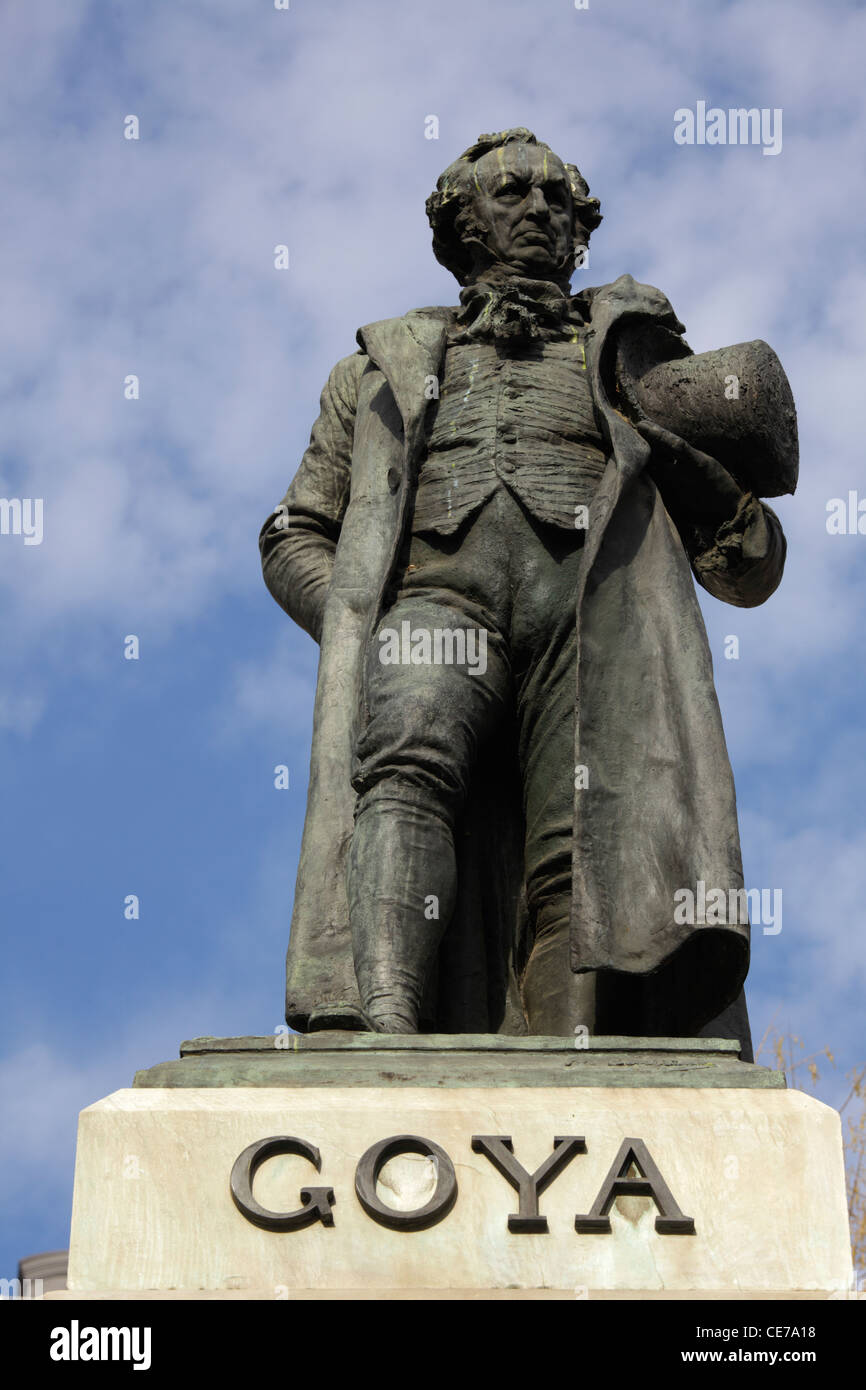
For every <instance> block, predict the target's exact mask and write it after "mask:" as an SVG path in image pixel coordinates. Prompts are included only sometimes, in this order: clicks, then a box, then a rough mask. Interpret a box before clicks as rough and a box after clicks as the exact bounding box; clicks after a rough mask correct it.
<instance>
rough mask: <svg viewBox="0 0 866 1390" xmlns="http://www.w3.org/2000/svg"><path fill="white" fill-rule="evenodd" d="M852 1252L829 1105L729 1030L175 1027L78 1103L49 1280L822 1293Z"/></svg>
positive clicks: (212, 1289) (110, 1289) (587, 1293)
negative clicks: (68, 1231) (714, 1035)
mask: <svg viewBox="0 0 866 1390" xmlns="http://www.w3.org/2000/svg"><path fill="white" fill-rule="evenodd" d="M586 1041H587V1040H585V1039H577V1042H578V1043H580V1042H586ZM279 1044H288V1046H282V1045H279ZM265 1140H272V1141H281V1142H272V1143H270V1144H269V1145H266V1146H264V1147H261V1141H265ZM383 1141H393V1142H391V1143H390V1144H387V1145H386V1144H383ZM256 1146H259V1147H256ZM554 1151H556V1157H555V1158H552V1157H551V1156H552V1155H554ZM515 1160H516V1162H517V1165H518V1167H517V1168H515V1163H514V1161H515ZM547 1160H550V1162H549V1164H548V1163H547V1162H546V1161H547ZM542 1165H545V1168H544V1169H542V1172H541V1174H539V1173H538V1172H537V1170H538V1169H539V1168H541V1167H542ZM521 1168H522V1169H523V1170H525V1175H524V1178H523V1180H522V1183H521V1180H520V1170H521ZM509 1174H510V1176H509ZM529 1175H535V1178H536V1181H535V1184H534V1187H535V1191H534V1200H533V1184H532V1182H531V1181H530V1179H529ZM521 1185H522V1187H523V1191H522V1192H519V1191H518V1188H519V1187H521ZM851 1275H852V1270H851V1255H850V1247H849V1238H848V1223H847V1215H846V1208H845V1183H844V1172H843V1161H842V1145H841V1128H840V1121H839V1116H838V1114H837V1113H836V1112H835V1111H833V1110H831V1109H830V1108H829V1107H827V1106H825V1105H822V1104H821V1103H820V1102H818V1101H816V1100H814V1099H812V1098H811V1097H809V1096H806V1095H803V1094H801V1093H800V1092H797V1091H788V1090H786V1089H785V1088H784V1078H783V1077H782V1076H781V1074H779V1073H776V1072H772V1071H768V1070H766V1069H764V1068H761V1067H755V1066H749V1065H747V1064H745V1063H742V1062H740V1061H739V1059H738V1056H737V1048H736V1044H735V1043H731V1042H720V1041H715V1040H704V1039H700V1040H682V1039H677V1040H665V1039H611V1038H607V1039H594V1040H591V1041H590V1042H589V1043H588V1045H587V1046H576V1045H575V1043H574V1042H570V1041H569V1040H563V1039H555V1038H527V1039H503V1038H500V1037H463V1038H441V1039H436V1038H383V1037H381V1036H375V1035H368V1034H331V1035H326V1034H318V1035H313V1036H312V1037H309V1038H294V1037H285V1038H282V1039H276V1040H275V1039H273V1038H271V1039H222V1040H221V1039H199V1040H196V1042H194V1043H189V1044H184V1047H183V1049H182V1056H181V1060H180V1061H179V1062H173V1063H163V1064H161V1065H160V1066H157V1067H154V1068H152V1069H151V1070H150V1071H146V1072H140V1073H139V1074H138V1076H137V1077H136V1081H135V1086H134V1088H132V1089H130V1090H123V1091H117V1092H115V1094H114V1095H112V1096H109V1097H108V1098H107V1099H105V1100H103V1101H100V1102H98V1103H97V1104H96V1105H94V1106H91V1107H90V1108H89V1109H87V1110H85V1111H83V1112H82V1115H81V1121H80V1129H79V1140H78V1153H77V1160H76V1172H75V1197H74V1205H73V1220H72V1237H71V1249H70V1259H69V1277H68V1284H69V1291H70V1292H69V1294H68V1295H67V1297H70V1298H75V1297H82V1296H84V1297H86V1296H91V1297H99V1296H100V1295H101V1296H111V1297H117V1296H123V1295H124V1293H127V1294H128V1293H135V1295H136V1296H138V1297H141V1296H143V1295H147V1294H148V1293H149V1294H150V1295H151V1296H162V1297H165V1296H171V1294H172V1292H174V1293H175V1295H179V1296H183V1297H215V1296H217V1297H218V1296H223V1297H233V1298H237V1297H260V1298H277V1299H279V1298H290V1299H291V1298H309V1297H352V1298H361V1297H376V1298H389V1297H390V1298H394V1297H399V1298H410V1297H416V1298H425V1297H432V1298H441V1297H445V1298H449V1297H450V1298H454V1297H465V1298H484V1297H516V1298H527V1297H529V1298H538V1297H557V1298H563V1297H569V1298H575V1297H577V1298H583V1297H589V1298H595V1297H623V1296H626V1297H628V1296H631V1297H648V1296H649V1297H663V1298H664V1297H667V1298H671V1297H673V1298H677V1297H705V1298H713V1297H732V1296H745V1297H782V1298H792V1297H802V1296H808V1297H827V1296H829V1295H834V1294H835V1295H836V1296H840V1295H844V1291H845V1290H846V1289H847V1288H848V1287H850V1282H851Z"/></svg>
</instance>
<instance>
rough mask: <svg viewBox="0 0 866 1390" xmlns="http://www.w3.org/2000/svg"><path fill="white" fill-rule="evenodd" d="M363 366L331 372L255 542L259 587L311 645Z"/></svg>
mask: <svg viewBox="0 0 866 1390" xmlns="http://www.w3.org/2000/svg"><path fill="white" fill-rule="evenodd" d="M366 364H367V358H366V356H365V355H364V354H363V353H360V352H356V353H354V354H353V355H352V356H351V357H344V358H343V359H342V360H341V361H340V362H338V363H337V365H336V367H334V369H333V371H332V372H331V374H330V376H329V377H328V380H327V383H326V385H325V389H324V391H323V392H322V396H321V401H320V412H319V418H318V420H317V421H316V423H315V425H314V426H313V430H312V434H311V435H310V443H309V446H308V448H307V450H306V452H305V454H304V457H303V458H302V460H301V465H300V467H299V469H298V471H297V473H296V474H295V476H294V478H293V479H292V481H291V483H290V484H289V487H288V491H287V492H286V495H285V497H284V498H283V500H282V502H280V503H279V504H278V505H277V506H276V507H275V508H274V510H273V511H272V512H271V514H270V516H269V517H268V519H267V521H266V522H265V524H264V526H263V527H262V529H261V532H260V534H259V551H260V553H261V557H262V572H263V574H264V579H265V583H266V584H267V586H268V588H269V589H270V591H271V593H272V594H273V596H274V598H275V599H276V601H277V603H278V604H280V606H281V607H282V608H284V609H285V611H286V612H287V613H288V615H289V617H290V618H293V619H294V620H295V622H296V623H298V624H299V626H300V627H302V628H303V629H304V631H305V632H308V633H309V634H310V636H311V637H312V638H313V639H314V640H315V641H316V642H318V641H319V640H320V639H321V634H322V621H323V617H324V609H325V596H326V594H327V591H328V585H329V584H330V582H331V574H332V571H333V567H334V552H335V550H336V548H337V541H338V539H339V536H340V528H341V526H342V523H343V517H344V515H345V512H346V507H347V505H348V502H349V480H350V477H351V462H352V442H353V438H354V431H355V413H356V410H357V404H358V384H359V381H360V378H361V373H362V372H363V370H364V368H365V366H366Z"/></svg>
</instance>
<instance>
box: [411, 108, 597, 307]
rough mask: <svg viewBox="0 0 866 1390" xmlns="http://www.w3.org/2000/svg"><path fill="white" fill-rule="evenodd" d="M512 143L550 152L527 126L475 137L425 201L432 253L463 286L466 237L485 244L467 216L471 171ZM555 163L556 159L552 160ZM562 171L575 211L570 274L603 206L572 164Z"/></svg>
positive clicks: (469, 260) (468, 265)
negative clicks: (489, 155) (494, 151)
mask: <svg viewBox="0 0 866 1390" xmlns="http://www.w3.org/2000/svg"><path fill="white" fill-rule="evenodd" d="M513 143H517V144H521V145H538V146H539V147H540V148H541V149H543V150H550V153H551V154H553V153H554V152H553V150H551V149H550V146H549V145H546V144H545V143H544V142H543V141H541V140H538V139H536V137H535V136H534V135H533V133H532V131H531V130H527V129H526V127H525V126H515V127H513V128H512V129H511V130H500V131H495V132H494V133H493V134H492V135H479V137H478V139H477V140H476V141H475V143H474V145H470V146H469V148H468V150H464V152H463V154H461V156H460V158H459V159H455V160H454V162H453V164H449V166H448V168H447V169H446V170H445V172H444V174H440V175H439V178H438V179H437V180H436V188H435V190H434V191H433V192H432V193H431V194H430V197H429V198H428V199H427V203H426V208H427V218H428V221H429V223H430V226H431V227H432V228H433V254H434V255H435V257H436V259H437V261H439V262H440V263H441V264H442V265H444V266H445V268H446V269H447V270H450V271H451V273H452V275H454V276H455V278H456V279H457V280H458V282H459V283H460V284H461V285H465V284H466V283H467V280H468V278H469V275H470V274H471V272H472V268H473V265H474V258H473V254H472V251H471V249H470V247H469V245H467V241H468V239H469V238H475V239H481V240H483V239H484V235H485V229H484V228H483V227H479V226H478V225H477V223H476V222H475V221H474V220H473V218H472V215H471V212H470V196H471V189H472V172H473V169H474V167H475V165H476V163H477V162H478V160H479V159H481V158H482V156H483V155H485V154H488V153H489V151H490V150H495V149H499V148H500V147H501V146H503V145H510V144H513ZM554 158H558V156H556V155H554ZM563 167H564V169H565V172H566V175H567V177H568V182H569V186H570V188H571V199H572V207H573V210H574V223H573V244H572V263H571V266H570V267H569V274H570V273H571V270H573V269H574V257H575V256H576V255H577V253H578V251H579V250H580V249H581V248H582V247H585V246H586V245H587V244H588V242H589V238H590V235H591V234H592V232H594V231H595V229H596V227H597V226H598V224H599V223H600V222H601V211H600V208H601V204H600V203H599V201H598V198H590V196H589V184H588V183H587V182H586V179H585V178H584V177H583V175H582V174H581V172H580V170H579V169H578V167H577V165H576V164H564V165H563Z"/></svg>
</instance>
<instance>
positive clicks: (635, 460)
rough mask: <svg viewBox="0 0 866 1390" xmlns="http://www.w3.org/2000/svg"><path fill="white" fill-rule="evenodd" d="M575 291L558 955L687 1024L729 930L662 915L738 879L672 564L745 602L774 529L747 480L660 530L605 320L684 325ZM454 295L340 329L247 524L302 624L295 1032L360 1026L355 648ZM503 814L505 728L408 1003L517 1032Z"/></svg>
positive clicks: (733, 959)
mask: <svg viewBox="0 0 866 1390" xmlns="http://www.w3.org/2000/svg"><path fill="white" fill-rule="evenodd" d="M582 299H583V301H584V304H585V306H586V308H587V311H588V317H589V326H588V330H587V334H586V365H587V372H588V375H589V381H590V385H591V389H592V393H593V398H594V401H595V404H596V412H597V418H598V420H599V424H600V426H601V428H602V431H603V434H604V435H605V437H606V443H607V446H608V463H607V466H606V469H605V472H604V474H603V476H602V479H601V481H600V483H599V486H598V489H597V491H596V494H595V496H594V499H593V502H592V505H591V508H590V513H589V524H588V528H587V534H586V542H585V545H584V549H583V561H582V568H581V575H580V579H579V582H578V586H577V592H576V593H575V595H574V606H575V622H576V626H577V642H578V647H577V651H578V655H577V669H576V688H575V715H576V718H575V748H574V762H575V768H576V769H577V768H580V767H582V768H585V769H586V774H584V775H582V776H576V777H575V795H574V839H573V893H572V905H573V906H572V928H571V959H572V968H574V969H596V970H604V971H617V972H625V974H627V975H628V976H629V977H631V978H632V979H633V980H634V979H637V978H640V979H646V978H647V977H650V978H651V980H652V982H653V999H654V1000H655V1007H656V1009H657V1010H658V1015H657V1016H658V1018H659V1019H661V1020H663V1022H664V1027H663V1028H659V1029H654V1030H653V1031H668V1032H670V1033H672V1034H678V1035H685V1034H689V1033H692V1034H693V1033H696V1032H698V1031H700V1030H701V1029H702V1028H704V1027H705V1025H707V1023H708V1022H709V1020H712V1019H714V1018H715V1017H716V1015H718V1014H719V1013H721V1012H722V1011H723V1010H725V1009H726V1008H727V1006H729V1005H731V1004H732V1002H733V1001H736V1000H737V998H738V996H739V997H741V987H742V983H743V980H744V978H745V975H746V971H747V968H748V949H749V947H748V941H749V928H748V924H747V923H744V922H741V921H739V920H736V921H733V922H728V923H725V924H723V925H712V924H710V925H707V924H706V923H704V922H701V921H696V922H680V921H678V920H677V918H678V917H680V916H682V915H683V913H682V912H680V913H677V911H676V906H675V904H676V901H677V900H676V899H675V894H676V893H677V892H678V890H682V889H691V890H692V891H693V892H695V893H698V892H699V889H698V884H699V883H700V882H703V884H704V885H706V888H707V890H709V889H711V888H720V889H722V890H723V891H725V892H726V893H727V892H728V890H730V889H740V888H742V886H743V871H742V861H741V855H740V844H739V835H738V829H737V814H736V801H735V794H734V784H733V777H732V773H731V768H730V763H729V760H728V755H727V750H726V746H725V740H724V734H723V731H722V723H721V716H720V711H719V706H718V701H717V698H716V694H715V688H714V685H713V672H712V660H711V656H710V651H709V646H708V642H707V637H706V632H705V628H704V623H703V618H702V615H701V612H700V607H699V605H698V601H697V595H696V593H695V588H694V583H693V580H692V574H694V576H695V578H696V579H697V581H698V582H699V583H700V584H701V585H702V586H703V587H704V588H705V589H706V590H708V592H710V593H711V594H713V595H714V596H715V597H717V598H720V599H723V600H724V601H726V602H728V603H733V604H735V605H738V606H741V607H750V606H753V605H755V604H758V603H761V602H763V601H764V599H766V598H767V597H768V596H769V594H771V593H772V592H773V590H774V589H775V588H776V586H777V584H778V583H779V580H780V578H781V574H782V568H783V564H784V556H785V541H784V536H783V534H782V531H781V527H780V526H779V523H778V520H777V519H776V517H775V516H774V514H773V513H772V512H771V511H770V509H769V508H768V507H766V506H765V505H764V504H763V503H762V502H761V501H760V500H759V499H757V498H756V497H754V496H752V495H751V494H746V496H745V497H744V500H743V502H742V503H741V506H740V509H739V511H738V514H737V517H736V518H735V519H734V521H732V522H730V523H726V525H725V526H723V527H722V528H721V529H720V531H719V533H718V534H717V536H716V537H715V538H714V540H713V542H712V543H711V544H710V545H709V546H708V547H707V548H704V549H702V550H701V551H700V552H699V553H696V552H695V549H694V543H693V541H690V540H689V539H688V538H686V537H685V535H683V536H681V535H680V533H679V532H678V531H677V529H676V527H675V526H674V524H673V522H672V520H671V518H670V516H669V515H668V512H667V510H666V509H665V506H664V504H663V501H662V498H661V494H660V493H659V491H658V489H657V488H656V486H655V483H654V482H653V481H652V478H651V477H650V475H649V473H648V472H647V470H646V464H647V462H648V460H649V458H650V452H651V451H650V447H649V445H648V444H647V443H646V442H645V440H644V439H643V438H642V436H641V435H640V434H639V433H638V432H637V431H636V430H635V429H634V428H633V426H632V425H631V424H630V423H629V421H628V420H627V419H626V418H625V416H624V415H623V414H621V413H620V411H619V410H618V409H617V395H616V385H615V383H614V382H612V381H611V373H610V369H609V363H610V361H611V357H612V349H613V347H614V345H615V343H616V341H617V334H618V333H619V332H620V331H627V332H640V331H642V329H643V328H645V327H650V328H652V327H659V326H661V327H664V328H666V329H667V330H669V331H671V332H673V333H674V334H679V333H681V332H682V325H681V324H680V323H679V322H678V320H677V319H676V317H675V315H674V313H673V310H672V309H671V306H670V304H669V303H668V301H667V299H666V298H665V297H664V295H662V294H661V293H660V291H658V290H656V289H654V288H653V287H651V286H647V285H640V284H637V283H636V282H635V281H634V280H633V279H632V278H631V276H627V275H626V276H622V277H621V278H620V279H619V280H616V281H615V282H614V283H613V284H611V285H606V286H603V287H601V288H599V289H596V290H589V291H586V292H584V295H583V296H582ZM453 314H454V311H453V310H451V309H443V308H433V309H420V310H415V311H412V312H410V313H408V314H406V315H404V316H403V317H401V318H394V319H385V320H383V321H381V322H378V323H373V324H370V325H369V326H367V327H366V328H363V329H361V330H360V331H359V333H358V343H359V346H360V350H359V351H358V352H357V353H355V354H354V355H353V356H351V357H347V358H344V359H343V360H342V361H340V362H338V363H337V365H336V367H335V368H334V369H333V371H332V372H331V374H330V377H329V379H328V382H327V384H326V386H325V389H324V392H323V394H322V399H321V413H320V415H319V418H318V420H317V421H316V424H315V426H314V428H313V432H312V436H311V440H310V445H309V448H308V449H307V451H306V453H305V454H304V458H303V460H302V462H301V465H300V468H299V470H298V472H297V474H296V476H295V478H294V479H293V481H292V483H291V485H290V486H289V489H288V491H287V493H286V495H285V498H284V499H283V502H282V503H281V504H280V505H279V506H278V507H277V508H276V509H275V511H274V512H273V513H272V514H271V516H270V517H269V518H268V520H267V521H266V522H265V525H264V527H263V528H262V532H261V538H260V545H261V552H262V563H263V568H264V575H265V580H266V582H267V584H268V587H269V588H270V590H271V592H272V593H273V595H274V597H275V598H276V599H277V600H278V602H279V603H280V604H281V605H282V606H283V607H284V608H285V609H286V611H287V612H288V613H289V614H290V615H291V617H292V618H294V619H295V621H296V622H298V623H299V624H300V625H301V626H302V627H304V628H305V629H306V631H307V632H309V633H310V634H311V635H312V636H313V637H314V638H315V639H316V641H318V642H319V643H320V645H321V656H320V662H319V676H318V684H317V690H316V702H315V712H314V721H313V745H312V758H311V763H310V782H309V794H308V801H307V814H306V821H305V826H304V835H303V842H302V846H301V856H300V864H299V869H298V877H297V885H296V890H295V901H294V910H293V916H292V927H291V935H290V942H289V951H288V958H287V993H286V1005H287V1007H286V1016H287V1018H288V1020H289V1022H290V1023H291V1024H292V1025H293V1026H294V1027H296V1028H300V1029H302V1030H303V1029H306V1028H308V1027H310V1026H312V1027H323V1026H327V1025H328V1024H330V1025H331V1026H338V1025H340V1024H343V1025H344V1026H352V1024H353V1023H354V1024H355V1026H358V1009H359V1000H358V993H357V986H356V982H355V975H354V967H353V961H352V949H351V933H350V929H349V920H348V907H347V898H346V884H345V864H346V851H347V847H348V844H349V842H350V840H351V835H352V826H353V810H354V803H355V795H354V792H353V791H352V787H351V781H350V779H351V771H352V759H353V748H354V742H355V738H356V735H357V732H358V729H359V727H361V726H362V725H363V722H364V720H365V718H366V717H367V710H366V704H365V696H364V689H363V672H364V668H365V664H366V663H365V660H364V657H365V653H366V648H367V644H368V642H369V640H370V639H371V635H372V632H373V629H374V628H375V625H376V623H377V621H378V619H379V617H380V616H381V614H382V612H383V610H384V609H385V608H386V607H387V605H388V603H389V598H390V593H391V584H392V580H393V578H394V573H395V567H396V564H397V560H398V555H399V552H400V548H401V544H402V540H403V537H404V535H405V533H406V528H407V527H408V526H410V525H411V513H412V497H413V491H414V486H415V483H416V480H417V476H418V470H419V467H420V464H421V462H422V460H423V456H424V447H425V413H426V409H427V407H428V404H429V397H430V395H431V392H430V390H429V383H430V381H431V379H433V378H438V376H439V375H440V371H441V365H442V360H443V356H444V352H445V343H446V335H447V329H448V326H449V323H450V322H451V321H452V319H453ZM677 342H678V344H679V350H680V352H682V351H683V346H682V342H681V340H680V339H677ZM686 350H687V349H686ZM687 547H689V550H687ZM521 814H522V813H521V803H520V788H519V778H518V774H517V769H516V766H515V764H514V759H513V754H512V750H510V749H507V748H505V747H503V748H502V749H498V750H497V756H496V758H495V761H494V760H493V759H489V760H488V761H487V762H486V763H483V764H481V765H480V766H479V767H478V768H477V769H476V770H475V773H474V778H473V789H472V792H471V794H470V799H469V803H468V805H467V807H466V809H465V812H464V815H463V819H462V823H461V826H460V829H459V833H458V836H457V842H458V845H457V847H458V875H459V885H460V886H459V893H458V905H457V909H456V911H455V913H454V917H453V920H452V923H451V926H450V928H449V931H448V932H447V933H446V936H445V939H444V941H443V945H442V948H441V950H440V956H439V963H438V970H437V973H436V978H435V979H434V980H433V981H432V982H431V986H430V991H429V994H430V999H429V1002H428V1008H427V1010H426V1017H427V1020H428V1024H429V1026H431V1027H433V1028H435V1029H436V1030H437V1031H453V1032H488V1031H490V1032H495V1031H501V1032H506V1033H520V1032H525V1031H526V1022H525V1019H524V1016H523V1012H522V1008H521V1004H520V989H519V981H520V973H521V970H522V968H523V965H524V964H525V961H526V958H527V954H528V952H529V950H530V949H531V945H532V942H531V939H530V937H529V935H528V927H527V922H526V914H525V910H524V907H523V895H522V859H521V840H522V824H521ZM680 901H682V900H680ZM644 1030H646V1031H650V1028H649V1026H648V1025H647V1024H646V1022H644Z"/></svg>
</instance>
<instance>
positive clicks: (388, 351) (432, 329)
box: [357, 309, 451, 459]
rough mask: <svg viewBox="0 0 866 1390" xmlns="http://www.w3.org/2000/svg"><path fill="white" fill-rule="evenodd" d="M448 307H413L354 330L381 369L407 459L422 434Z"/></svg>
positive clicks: (416, 448) (439, 358) (439, 365)
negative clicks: (428, 387)
mask: <svg viewBox="0 0 866 1390" xmlns="http://www.w3.org/2000/svg"><path fill="white" fill-rule="evenodd" d="M450 316H451V310H448V309H445V310H443V309H439V310H435V311H427V312H425V311H423V310H413V311H412V312H411V313H409V314H405V315H404V316H403V317H402V318H399V319H380V320H379V321H378V322H377V323H370V324H368V325H367V326H366V328H360V329H359V330H358V335H357V336H358V343H359V344H360V346H361V347H362V348H363V350H364V351H365V352H366V354H367V356H368V357H369V358H370V361H371V362H373V363H374V365H375V366H377V367H378V368H379V370H380V372H382V374H383V376H384V377H385V379H386V381H387V382H388V385H389V386H390V388H391V391H392V393H393V396H394V400H395V401H396V403H397V409H398V410H399V412H400V416H401V418H402V420H403V431H404V441H405V446H406V456H407V459H411V458H413V457H414V456H415V454H416V452H417V450H418V447H419V445H420V443H421V441H422V438H423V430H424V417H425V414H426V411H427V406H428V405H429V404H430V399H431V398H430V396H429V394H427V393H425V387H426V385H427V378H429V377H438V375H439V370H440V367H441V365H442V358H443V357H444V354H445V338H446V334H447V332H448V322H449V319H450Z"/></svg>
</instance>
